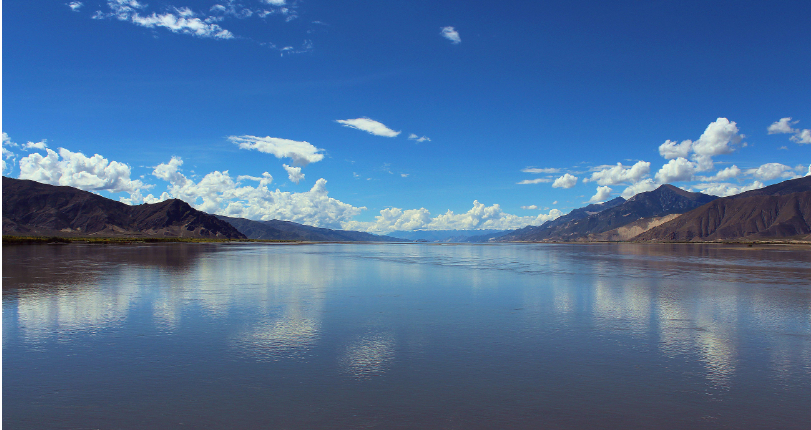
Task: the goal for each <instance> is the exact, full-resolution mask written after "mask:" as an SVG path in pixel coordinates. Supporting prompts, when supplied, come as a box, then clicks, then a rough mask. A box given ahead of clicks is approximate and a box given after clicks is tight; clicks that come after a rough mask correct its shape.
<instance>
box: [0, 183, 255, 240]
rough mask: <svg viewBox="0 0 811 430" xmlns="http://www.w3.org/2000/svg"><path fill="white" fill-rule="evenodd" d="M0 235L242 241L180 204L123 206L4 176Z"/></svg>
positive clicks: (211, 218)
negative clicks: (214, 238)
mask: <svg viewBox="0 0 811 430" xmlns="http://www.w3.org/2000/svg"><path fill="white" fill-rule="evenodd" d="M3 234H26V235H49V236H50V235H61V236H68V235H72V236H85V235H87V236H140V237H144V236H149V237H217V238H228V239H244V238H245V235H243V234H242V233H240V232H239V231H238V230H237V229H235V228H234V227H233V226H231V225H230V224H228V223H227V222H224V221H221V220H219V219H217V218H216V217H214V216H212V215H209V214H206V213H204V212H200V211H198V210H196V209H194V208H192V207H191V206H189V205H188V204H187V203H185V202H183V201H181V200H177V199H173V200H167V201H164V202H160V203H155V204H143V205H137V206H129V205H126V204H124V203H121V202H116V201H114V200H110V199H108V198H105V197H102V196H99V195H96V194H93V193H89V192H87V191H82V190H79V189H76V188H72V187H58V186H53V185H47V184H41V183H39V182H34V181H27V180H20V179H12V178H6V177H3Z"/></svg>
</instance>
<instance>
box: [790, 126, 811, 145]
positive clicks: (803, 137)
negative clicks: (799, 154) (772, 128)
mask: <svg viewBox="0 0 811 430" xmlns="http://www.w3.org/2000/svg"><path fill="white" fill-rule="evenodd" d="M791 141H792V142H796V143H800V144H804V143H811V129H807V128H806V129H804V130H799V131H797V134H795V135H794V136H791Z"/></svg>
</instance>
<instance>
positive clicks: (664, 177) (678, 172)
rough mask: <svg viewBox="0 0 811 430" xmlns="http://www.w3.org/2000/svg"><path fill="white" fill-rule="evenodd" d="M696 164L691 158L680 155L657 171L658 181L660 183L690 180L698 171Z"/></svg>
mask: <svg viewBox="0 0 811 430" xmlns="http://www.w3.org/2000/svg"><path fill="white" fill-rule="evenodd" d="M696 169H697V168H696V165H695V164H694V163H692V162H690V161H689V160H687V159H685V158H683V157H679V158H676V159H674V160H670V161H668V162H667V164H665V165H664V166H662V168H661V169H659V171H658V172H656V176H655V178H656V181H657V182H659V183H660V184H669V183H671V182H680V181H690V180H692V179H693V174H695V172H696Z"/></svg>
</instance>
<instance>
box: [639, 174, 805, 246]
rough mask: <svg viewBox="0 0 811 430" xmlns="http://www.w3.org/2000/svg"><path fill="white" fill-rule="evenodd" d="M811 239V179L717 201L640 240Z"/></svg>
mask: <svg viewBox="0 0 811 430" xmlns="http://www.w3.org/2000/svg"><path fill="white" fill-rule="evenodd" d="M739 239H746V240H764V239H799V240H811V176H809V177H805V178H799V179H793V180H790V181H784V182H781V183H779V184H775V185H771V186H768V187H765V188H761V189H759V190H752V191H748V192H745V193H742V194H738V195H736V196H732V197H726V198H722V199H717V200H715V201H713V202H711V203H710V204H707V205H704V206H702V207H700V208H697V209H695V210H692V211H690V212H688V213H686V214H684V215H682V216H680V217H678V218H677V219H675V220H673V221H670V222H668V223H665V224H662V225H660V226H658V227H655V228H653V229H651V230H648V231H646V232H644V233H642V234H640V235H639V236H637V237H635V238H634V240H637V241H679V242H681V241H712V240H739Z"/></svg>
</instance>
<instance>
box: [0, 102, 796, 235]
mask: <svg viewBox="0 0 811 430" xmlns="http://www.w3.org/2000/svg"><path fill="white" fill-rule="evenodd" d="M336 122H338V123H340V124H342V125H344V126H346V127H350V128H354V129H357V130H361V131H365V132H367V133H370V134H373V135H376V136H383V137H396V136H397V135H399V134H400V132H399V131H394V130H392V129H390V128H388V127H386V126H385V125H383V124H382V123H380V122H378V121H375V120H372V119H369V118H365V117H363V118H356V119H350V120H338V121H336ZM794 124H796V121H793V122H792V120H791V118H782V119H781V120H779V121H776V122H775V123H773V124H772V125H771V126H769V128H768V132H769V134H782V133H785V134H788V133H791V134H793V136H792V139H793V138H795V137H798V136H802V133H803V130H798V129H795V128H793V125H794ZM414 136H416V135H414ZM744 137H745V136H744V135H742V134H741V133H740V132H739V130H738V127H737V124H736V123H735V122H732V121H729V120H728V119H726V118H718V119H717V120H716V121H714V122H712V123H710V124H709V125H708V126H707V127H706V129H705V130H704V132H703V133H702V134H701V136H700V137H699V138H698V139H697V140H695V141H692V140H684V141H681V142H676V141H672V140H666V141H665V142H664V143H663V144H661V145H659V147H658V152H659V154H660V155H661V156H662V158H663V159H665V160H667V162H666V163H664V165H662V167H661V168H659V169H658V170H657V171H656V172H655V173H653V170H652V169H651V166H652V163H651V162H648V161H643V160H639V161H636V162H634V163H633V164H628V165H625V164H622V163H617V164H616V165H598V166H595V167H592V168H589V169H588V171H582V170H576V169H563V168H558V167H526V168H524V169H522V170H521V171H522V172H523V173H527V174H532V175H544V176H543V177H540V178H534V179H526V180H522V181H520V182H518V184H522V185H532V184H544V183H551V185H550V187H551V188H559V189H564V190H568V189H573V188H575V187H576V186H577V184H578V181H579V180H580V176H576V175H579V174H585V177H583V179H582V182H583V183H584V184H588V183H596V185H597V187H596V189H595V192H594V194H593V195H592V196H591V197H590V198H588V200H587V201H586V202H584V203H596V202H603V201H606V200H609V199H611V198H612V197H614V196H616V193H615V191H614V188H613V187H616V186H624V187H625V188H624V190H623V191H622V192H621V193H620V195H621V196H622V197H624V198H630V197H632V196H633V195H635V194H638V193H641V192H645V191H650V190H653V189H655V188H657V187H658V186H659V185H661V184H664V183H679V182H682V183H687V184H686V185H683V188H685V189H687V190H689V191H695V190H698V191H701V192H704V193H707V194H713V195H718V196H729V195H733V194H737V193H740V192H744V191H748V190H752V189H757V188H762V187H764V186H765V183H766V182H769V181H777V180H785V179H791V178H796V177H800V176H801V175H807V174H811V166H806V165H805V164H800V165H797V166H794V167H792V166H788V165H785V164H781V163H774V162H770V163H764V164H761V165H759V166H753V167H749V168H740V167H738V166H737V165H735V164H733V165H731V166H727V167H724V168H721V169H718V170H716V169H715V164H716V163H717V160H716V159H717V157H720V156H723V155H728V154H732V153H734V152H735V151H738V150H740V149H741V148H744V147H746V146H747V145H746V143H743V139H744ZM226 139H227V140H228V141H230V142H231V143H233V144H234V145H236V146H237V147H238V148H240V149H245V150H249V151H252V150H255V151H258V152H261V153H264V154H269V155H272V156H273V157H275V158H277V159H289V160H291V162H292V165H288V164H287V163H284V164H281V167H282V168H283V169H284V172H286V174H287V179H288V180H289V181H290V182H291V183H293V184H299V183H300V182H302V181H305V174H304V173H303V168H305V167H306V166H307V165H309V164H310V163H316V162H321V161H322V160H324V151H325V150H324V149H319V148H317V147H316V146H314V145H312V144H311V143H309V142H306V141H296V140H291V139H284V138H276V137H270V136H266V137H257V136H253V135H238V136H228V137H227V138H226ZM425 140H426V141H428V140H429V139H425ZM798 140H801V138H798ZM798 143H800V144H802V142H798ZM654 148H655V147H654ZM19 151H24V152H31V153H29V154H20V153H19ZM32 151H33V152H32ZM43 152H44V153H43ZM2 168H3V174H4V175H10V174H13V173H14V172H15V171H16V172H17V175H18V177H19V178H20V179H30V180H35V181H38V182H43V183H47V184H52V185H67V186H72V187H76V188H80V189H83V190H86V191H94V192H101V191H105V192H110V193H126V194H128V197H119V199H120V200H121V201H122V202H125V203H128V204H140V203H156V202H159V201H163V200H166V199H170V198H178V199H181V200H184V201H186V202H187V203H189V204H191V205H192V206H194V207H195V208H196V209H199V210H202V211H205V212H208V213H212V214H218V215H227V216H232V217H240V218H248V219H254V220H271V219H281V220H289V221H294V222H299V223H303V224H308V225H313V226H317V227H329V228H343V229H349V230H360V231H368V232H374V233H386V232H390V231H394V230H403V231H408V230H416V229H427V230H469V229H496V230H507V229H517V228H521V227H525V226H527V225H540V224H542V223H544V222H546V221H549V220H553V219H555V218H557V217H559V216H561V215H563V212H562V211H560V210H559V209H556V208H553V209H544V210H546V211H547V212H546V213H544V212H541V213H539V214H538V215H530V216H518V215H513V214H509V213H507V212H504V210H503V209H502V208H501V206H500V205H499V204H498V203H494V204H491V205H489V206H488V205H485V204H484V203H481V202H479V201H478V200H474V201H473V206H472V208H471V209H469V210H468V211H466V212H463V213H456V212H454V211H452V210H447V211H446V212H445V213H441V214H438V215H433V214H432V213H431V212H430V211H429V210H428V209H426V208H425V207H421V208H419V209H403V208H398V207H393V206H392V207H388V208H386V209H383V210H381V211H380V215H377V216H375V217H374V221H358V220H356V219H355V218H356V217H357V216H359V215H360V214H361V213H362V212H363V211H365V210H367V208H366V207H364V206H353V205H351V204H348V203H345V202H342V201H340V200H338V199H335V198H333V197H330V196H329V192H328V190H327V188H326V185H327V180H326V179H324V178H319V179H318V180H316V181H315V183H314V184H313V185H312V187H310V189H309V190H307V191H302V192H289V191H281V190H280V189H278V188H277V189H275V190H272V189H271V187H270V186H271V184H272V183H273V181H274V178H273V176H272V175H271V174H270V173H268V172H267V171H265V172H262V173H261V175H258V176H252V175H245V174H242V175H237V176H236V177H234V176H232V175H231V174H230V173H229V172H228V171H227V170H226V171H213V172H210V173H207V174H205V175H203V176H202V178H200V179H199V180H198V179H193V178H190V177H188V176H187V175H186V174H185V173H184V172H183V159H182V158H181V157H177V156H173V157H171V159H170V160H169V161H166V162H161V163H160V164H158V165H157V166H155V167H154V168H152V171H151V173H150V175H149V176H146V175H145V176H141V179H133V178H132V169H131V167H130V166H129V165H127V164H125V163H123V162H120V161H112V160H108V159H107V158H105V157H104V156H102V155H100V154H94V155H93V156H90V157H88V156H86V155H84V154H82V153H81V152H73V151H70V150H68V149H66V148H61V147H60V148H58V149H56V150H53V149H51V148H49V147H48V143H47V140H45V139H42V140H40V141H38V142H31V141H29V142H27V143H25V144H22V145H21V144H17V143H15V142H13V141H12V140H11V138H10V137H9V136H8V135H7V134H5V133H3V155H2ZM17 169H18V170H17ZM567 170H569V171H567ZM389 173H391V171H390V170H389ZM561 173H562V175H561ZM698 173H706V174H704V175H698ZM400 176H401V177H403V178H406V177H408V174H401V175H400ZM651 176H653V177H651ZM193 177H195V176H193ZM150 178H151V179H153V180H152V181H150V180H149V179H150ZM730 181H735V182H730ZM150 182H155V183H150ZM161 183H163V186H165V191H162V192H160V194H158V193H148V191H150V190H152V189H155V188H156V187H157V186H158V184H161ZM555 204H557V202H555ZM521 207H522V209H524V210H538V206H537V205H523V206H521Z"/></svg>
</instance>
